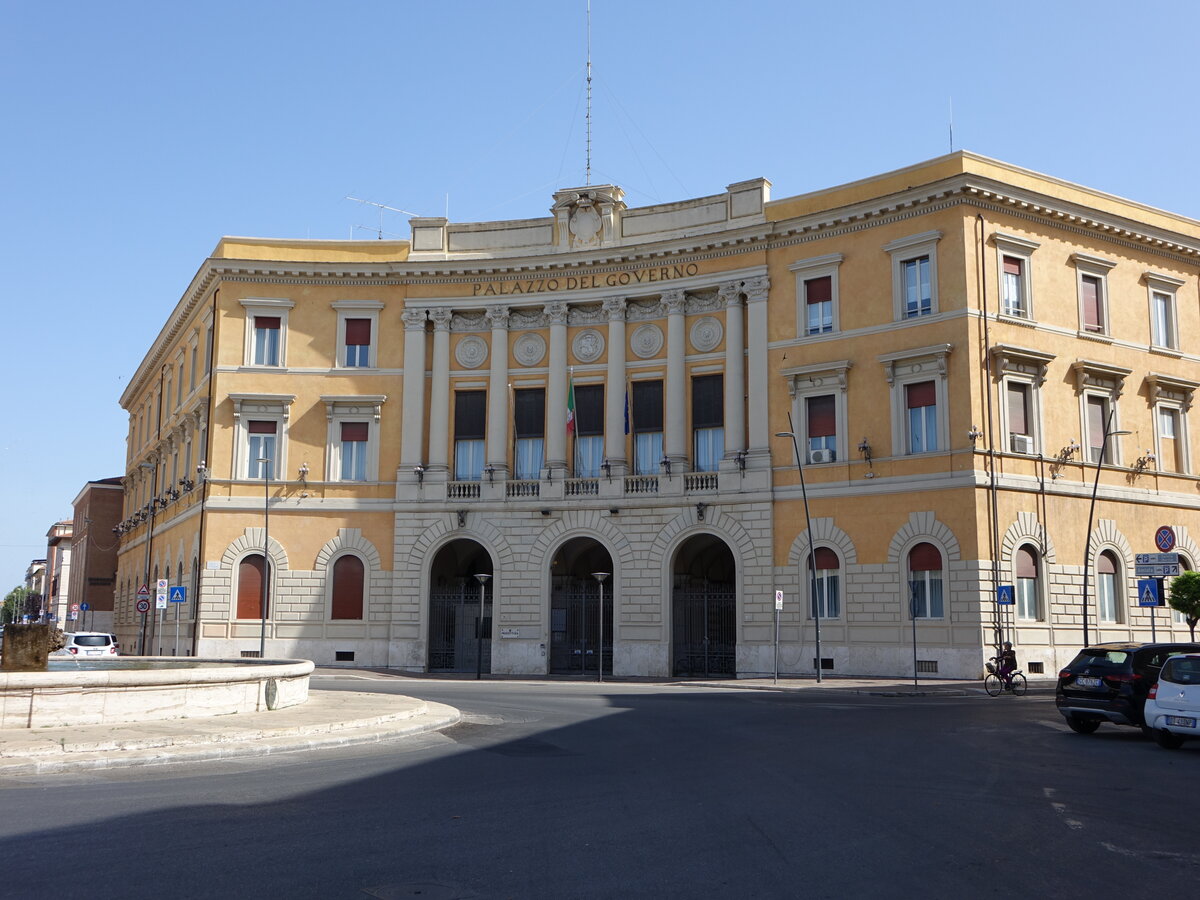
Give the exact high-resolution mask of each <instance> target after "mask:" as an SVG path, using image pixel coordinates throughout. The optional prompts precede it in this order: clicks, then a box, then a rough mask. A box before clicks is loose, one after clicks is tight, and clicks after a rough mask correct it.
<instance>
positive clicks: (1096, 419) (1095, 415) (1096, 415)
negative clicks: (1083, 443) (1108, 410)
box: [1087, 397, 1104, 449]
mask: <svg viewBox="0 0 1200 900" xmlns="http://www.w3.org/2000/svg"><path fill="white" fill-rule="evenodd" d="M1087 425H1088V446H1089V447H1094V448H1096V449H1100V448H1102V447H1103V446H1104V398H1103V397H1088V398H1087Z"/></svg>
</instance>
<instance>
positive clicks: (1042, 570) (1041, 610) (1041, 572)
mask: <svg viewBox="0 0 1200 900" xmlns="http://www.w3.org/2000/svg"><path fill="white" fill-rule="evenodd" d="M1022 547H1030V548H1032V549H1033V552H1034V554H1035V556H1036V558H1037V596H1036V597H1035V598H1034V604H1035V606H1036V609H1035V614H1034V616H1033V618H1029V617H1026V616H1022V615H1021V614H1020V610H1021V605H1020V601H1019V600H1018V598H1017V597H1015V596H1014V597H1013V618H1014V619H1015V620H1016V621H1017V622H1045V621H1046V607H1047V606H1048V605H1049V604H1048V603H1047V594H1046V589H1047V587H1048V586H1049V582H1048V581H1047V580H1046V579H1047V577H1048V575H1049V569H1048V568H1047V567H1046V554H1045V552H1044V551H1043V550H1042V548H1041V547H1040V546H1038V543H1037V541H1035V540H1033V539H1032V538H1029V537H1026V538H1024V539H1022V540H1019V541H1017V545H1016V546H1015V547H1014V548H1013V552H1012V558H1011V559H1010V560H1009V575H1010V577H1011V578H1012V584H1013V590H1014V591H1015V590H1016V585H1017V581H1018V580H1019V579H1018V578H1017V553H1018V552H1019V551H1020V550H1021V548H1022Z"/></svg>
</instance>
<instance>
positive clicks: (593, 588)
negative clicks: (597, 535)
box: [550, 538, 613, 675]
mask: <svg viewBox="0 0 1200 900" xmlns="http://www.w3.org/2000/svg"><path fill="white" fill-rule="evenodd" d="M612 571H613V565H612V557H610V556H609V555H608V551H607V550H605V549H604V546H603V545H602V544H601V543H599V542H598V541H594V540H592V539H591V538H574V539H572V540H570V541H567V542H566V543H565V544H563V545H562V546H561V547H560V548H559V550H558V552H557V553H556V554H554V559H553V560H552V561H551V563H550V672H551V674H554V675H586V674H588V673H589V672H590V673H593V674H595V673H596V672H597V668H596V667H597V665H598V660H599V659H603V660H604V672H605V674H611V673H612V648H613V575H612ZM596 572H607V573H608V577H607V578H606V579H605V580H604V582H603V585H604V587H603V590H604V611H603V614H601V610H600V591H601V586H600V582H598V581H597V580H596V577H595V575H594V574H593V573H596ZM601 632H603V639H601ZM597 647H599V652H597Z"/></svg>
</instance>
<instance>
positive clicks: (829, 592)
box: [806, 547, 842, 619]
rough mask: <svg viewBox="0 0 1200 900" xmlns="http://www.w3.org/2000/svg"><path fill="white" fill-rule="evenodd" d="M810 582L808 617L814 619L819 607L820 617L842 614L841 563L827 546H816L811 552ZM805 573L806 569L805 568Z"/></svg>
mask: <svg viewBox="0 0 1200 900" xmlns="http://www.w3.org/2000/svg"><path fill="white" fill-rule="evenodd" d="M813 566H814V568H815V571H814V573H813V574H812V576H811V577H812V584H811V586H810V588H809V591H810V593H811V594H812V596H811V597H810V598H809V606H808V617H809V618H810V619H814V618H816V616H817V610H818V609H820V612H821V618H822V619H836V618H838V617H840V616H841V614H842V604H841V597H840V595H839V583H840V581H841V578H840V575H841V571H840V569H841V564H840V563H839V562H838V557H837V554H836V553H834V552H833V551H832V550H830V549H829V548H828V547H817V548H816V551H815V552H814V553H813ZM806 573H807V570H806Z"/></svg>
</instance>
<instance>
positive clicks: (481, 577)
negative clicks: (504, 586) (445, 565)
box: [475, 572, 492, 681]
mask: <svg viewBox="0 0 1200 900" xmlns="http://www.w3.org/2000/svg"><path fill="white" fill-rule="evenodd" d="M491 577H492V576H491V575H490V574H489V573H487V572H480V573H479V574H478V575H476V576H475V579H476V580H477V581H478V582H479V621H478V622H477V623H476V625H475V680H476V681H479V680H480V679H481V678H483V592H484V587H485V585H486V584H487V583H488V579H490V578H491Z"/></svg>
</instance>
